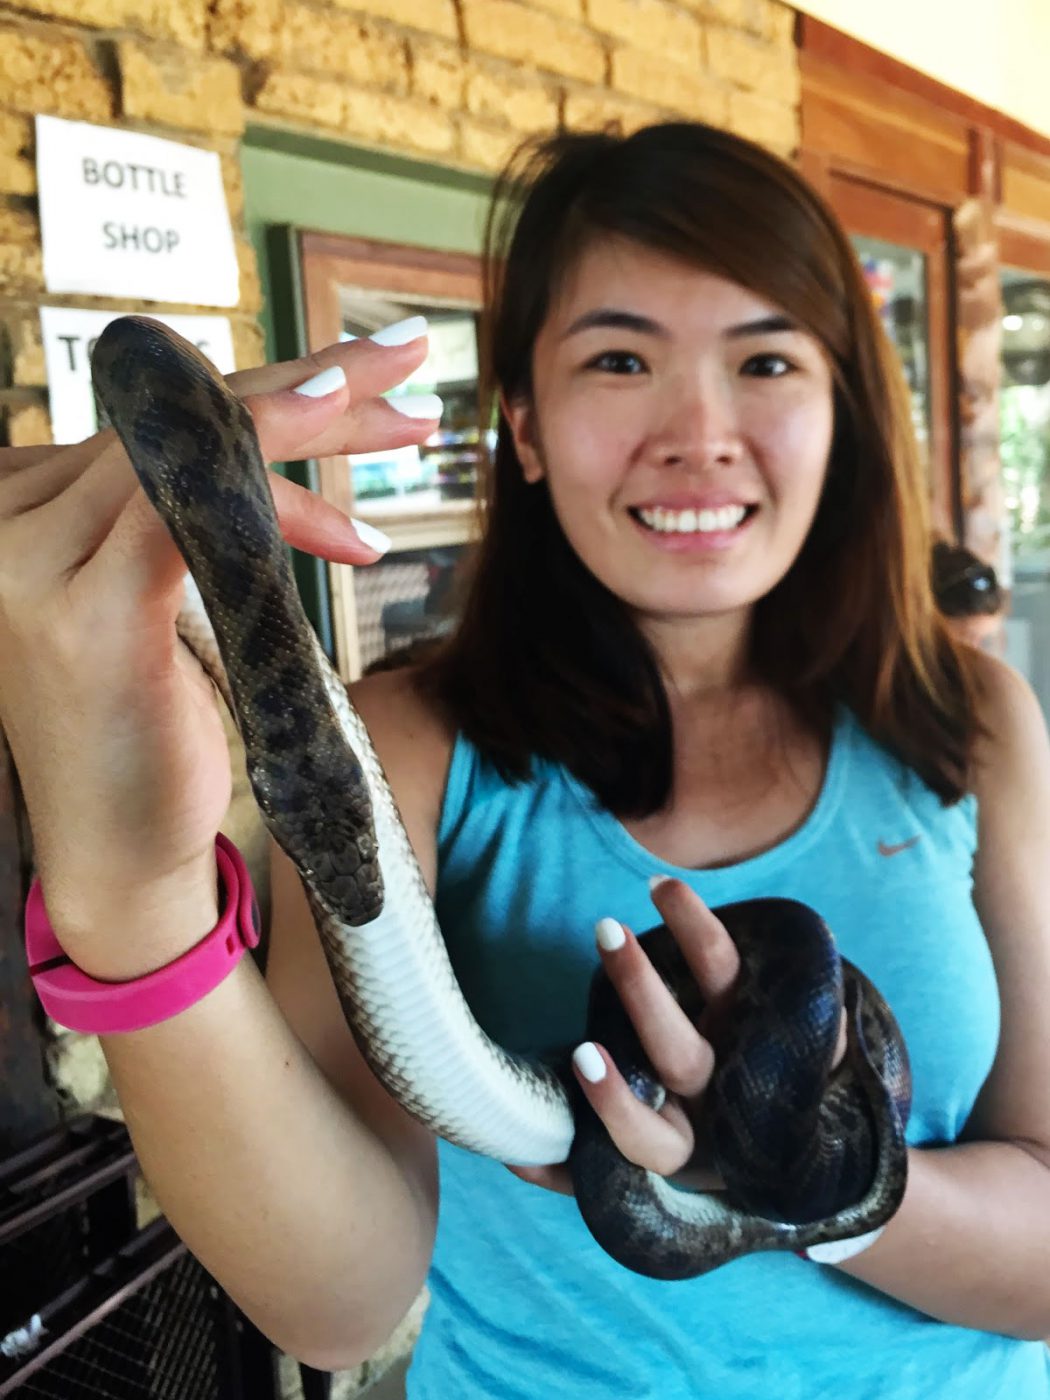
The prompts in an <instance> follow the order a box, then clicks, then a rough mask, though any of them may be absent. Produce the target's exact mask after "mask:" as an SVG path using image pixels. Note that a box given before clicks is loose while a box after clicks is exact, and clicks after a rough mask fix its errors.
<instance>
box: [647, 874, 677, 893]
mask: <svg viewBox="0 0 1050 1400" xmlns="http://www.w3.org/2000/svg"><path fill="white" fill-rule="evenodd" d="M673 879H674V876H673V875H650V876H649V889H650V890H651V891H652V893H653V894H655V893H656V891H657V890H658V889H659V888H660V886H661V885H669V884H670V883H671V881H672V880H673Z"/></svg>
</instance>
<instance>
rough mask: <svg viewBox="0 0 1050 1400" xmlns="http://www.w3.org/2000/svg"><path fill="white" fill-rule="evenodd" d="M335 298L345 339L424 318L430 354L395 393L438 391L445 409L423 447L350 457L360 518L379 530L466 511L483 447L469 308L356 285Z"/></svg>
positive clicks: (474, 334)
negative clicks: (402, 521)
mask: <svg viewBox="0 0 1050 1400" xmlns="http://www.w3.org/2000/svg"><path fill="white" fill-rule="evenodd" d="M339 299H340V313H341V320H342V338H343V339H346V340H349V339H352V338H354V337H357V336H367V335H371V334H372V333H373V332H374V331H376V330H379V329H380V328H381V327H382V326H388V325H391V324H393V323H394V322H395V321H400V320H403V319H405V318H406V317H408V316H420V315H422V316H426V317H427V320H428V321H429V323H430V334H429V342H430V351H429V354H428V355H427V358H426V360H425V361H424V362H423V364H422V365H421V366H420V367H419V369H418V370H416V372H415V373H414V374H413V375H412V376H411V377H410V378H409V379H408V380H407V381H406V382H405V383H404V384H400V385H398V387H397V390H396V392H397V393H398V394H412V393H418V394H438V395H439V396H440V398H441V399H442V400H443V401H444V405H445V411H444V414H443V416H442V420H441V424H440V426H439V428H438V429H437V431H436V432H434V433H433V434H432V435H431V436H430V437H429V438H427V440H426V442H424V443H423V444H422V445H421V446H420V447H401V448H396V449H391V450H389V451H386V452H369V453H363V454H361V455H358V456H354V457H351V458H350V459H349V461H350V467H351V471H352V473H353V485H354V500H355V502H356V504H357V508H358V512H359V514H361V515H362V516H363V517H364V518H365V519H367V520H374V521H376V522H377V523H378V524H380V525H382V524H383V522H384V521H386V522H388V523H389V522H391V521H396V520H398V519H400V518H403V517H405V516H409V515H414V514H419V513H423V512H426V513H430V512H433V511H444V512H448V511H451V512H453V513H454V512H459V513H463V512H464V511H465V510H466V509H467V507H468V506H469V503H470V502H471V501H472V500H473V498H474V490H475V483H476V480H477V468H478V458H479V451H480V448H481V430H480V425H479V402H478V332H477V315H476V312H475V310H474V308H473V307H469V306H462V305H454V304H453V305H450V304H448V303H446V302H435V301H424V300H417V299H409V298H405V297H402V296H395V295H392V294H386V293H383V292H376V291H373V290H371V289H365V288H356V287H341V288H340V289H339Z"/></svg>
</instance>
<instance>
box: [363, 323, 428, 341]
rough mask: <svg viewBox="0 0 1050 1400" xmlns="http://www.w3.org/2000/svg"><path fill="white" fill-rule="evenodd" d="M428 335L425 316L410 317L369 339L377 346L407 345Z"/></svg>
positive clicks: (386, 327)
mask: <svg viewBox="0 0 1050 1400" xmlns="http://www.w3.org/2000/svg"><path fill="white" fill-rule="evenodd" d="M426 333H427V318H426V317H425V316H408V317H406V318H405V320H404V321H395V322H394V324H393V325H392V326H384V327H383V329H382V330H379V331H376V332H375V334H374V335H370V336H369V337H368V338H369V340H371V341H373V342H374V343H375V344H376V345H407V344H408V342H409V341H410V340H418V339H419V337H420V336H421V335H426Z"/></svg>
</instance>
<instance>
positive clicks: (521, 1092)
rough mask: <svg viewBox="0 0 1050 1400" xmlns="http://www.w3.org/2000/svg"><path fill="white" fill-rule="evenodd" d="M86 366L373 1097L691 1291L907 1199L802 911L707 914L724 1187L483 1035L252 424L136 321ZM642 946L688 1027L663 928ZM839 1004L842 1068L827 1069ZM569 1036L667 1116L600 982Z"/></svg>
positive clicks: (686, 991) (860, 1016) (830, 968)
mask: <svg viewBox="0 0 1050 1400" xmlns="http://www.w3.org/2000/svg"><path fill="white" fill-rule="evenodd" d="M92 375H93V381H94V387H95V392H96V394H97V396H98V398H99V401H100V402H101V404H102V405H103V407H104V409H105V412H106V413H107V415H108V416H109V418H110V421H111V422H112V423H113V425H114V427H115V429H116V431H117V433H118V434H119V436H120V438H121V440H122V442H123V444H124V446H125V448H126V450H127V453H128V455H129V457H130V458H131V461H132V464H133V466H134V468H135V471H136V473H137V475H138V477H139V480H140V481H141V483H142V485H143V487H144V489H145V491H146V493H147V495H148V496H149V498H150V500H151V501H152V502H153V504H154V506H155V507H156V509H157V510H158V512H159V513H160V515H161V517H162V518H163V520H164V521H165V523H166V525H167V528H168V529H169V531H170V532H171V535H172V538H173V539H174V541H175V543H176V545H177V546H178V548H179V550H180V551H181V553H182V555H183V557H184V558H185V561H186V564H187V567H188V568H189V571H190V573H191V574H192V576H193V579H194V580H195V582H196V584H197V588H198V589H199V591H200V595H201V597H202V599H203V601H204V606H205V609H206V611H207V614H208V618H209V620H210V623H211V626H212V628H213V629H214V634H215V638H216V640H217V644H218V650H219V653H220V655H221V667H220V668H218V669H217V668H216V663H215V660H214V659H213V658H209V657H208V656H207V655H205V654H203V653H204V648H200V651H201V658H200V659H201V661H202V664H204V665H205V668H206V669H208V670H209V672H210V673H211V674H213V675H214V676H215V677H216V679H217V680H218V681H220V683H222V681H221V668H224V669H225V683H228V695H229V699H230V703H231V705H232V708H233V713H234V716H235V719H236V722H237V726H238V728H239V730H240V733H241V736H242V738H243V741H244V747H245V751H246V755H247V764H248V773H249V777H250V780H251V784H252V788H253V791H254V794H255V798H256V801H257V802H258V804H259V807H260V809H261V811H262V814H263V817H264V820H265V822H266V824H267V825H268V826H269V828H270V830H271V832H272V833H273V835H274V837H275V838H276V840H277V841H278V842H279V844H280V845H281V846H282V847H283V848H284V850H285V851H287V853H288V854H289V856H290V857H291V859H292V861H293V862H294V863H295V865H296V867H297V868H298V870H299V873H300V875H301V877H302V880H303V884H304V886H305V888H306V892H307V896H308V899H309V902H310V905H311V909H312V911H313V914H314V918H315V921H316V924H317V929H318V933H319V935H320V938H321V941H322V944H323V946H324V951H325V954H326V957H327V960H328V964H329V967H330V969H331V974H332V978H333V981H334V983H335V986H336V989H337V991H338V995H339V999H340V1002H341V1004H342V1007H343V1010H344V1013H345V1015H346V1018H347V1021H348V1022H349V1024H350V1027H351V1029H352V1031H353V1034H354V1036H355V1038H356V1040H357V1043H358V1044H359V1046H360V1047H361V1050H362V1052H363V1054H364V1056H365V1058H366V1060H367V1062H368V1064H369V1065H370V1067H371V1068H372V1070H373V1072H374V1073H375V1074H376V1075H377V1077H378V1078H379V1080H380V1081H381V1082H382V1084H383V1085H384V1086H385V1087H386V1089H387V1090H388V1091H389V1092H390V1093H391V1094H392V1095H393V1096H394V1097H395V1098H396V1099H398V1100H399V1101H400V1102H401V1103H402V1104H403V1105H404V1107H405V1108H406V1109H407V1110H408V1111H409V1112H410V1113H412V1114H413V1115H414V1116H415V1117H416V1118H418V1119H419V1120H420V1121H421V1122H422V1123H424V1124H426V1125H427V1126H428V1127H429V1128H431V1129H432V1130H433V1131H434V1132H435V1133H436V1134H438V1135H439V1136H441V1137H444V1138H446V1139H448V1140H449V1141H451V1142H454V1143H457V1144H459V1145H461V1146H463V1147H466V1148H470V1149H472V1150H474V1151H476V1152H480V1153H484V1154H486V1155H488V1156H490V1157H494V1158H496V1159H498V1160H500V1161H504V1162H510V1163H517V1164H523V1165H524V1164H549V1163H556V1162H562V1161H565V1160H566V1158H568V1160H569V1164H570V1168H571V1172H572V1177H573V1183H574V1187H575V1191H576V1197H577V1200H578V1203H579V1206H580V1209H581V1212H582V1214H583V1217H584V1219H585V1220H586V1222H587V1225H588V1227H589V1228H590V1230H591V1232H592V1233H593V1234H594V1236H595V1238H596V1239H597V1240H598V1242H599V1243H600V1244H601V1245H602V1247H603V1248H605V1249H606V1250H607V1251H608V1252H609V1253H610V1254H612V1255H613V1256H614V1257H615V1258H617V1259H618V1260H620V1261H621V1262H622V1263H623V1264H625V1265H626V1266H627V1267H629V1268H632V1269H635V1270H637V1271H638V1272H641V1273H645V1274H649V1275H651V1276H653V1277H657V1278H687V1277H692V1276H695V1275H697V1274H701V1273H704V1272H706V1271H708V1270H710V1269H713V1268H717V1267H718V1266H719V1265H721V1264H724V1263H726V1262H728V1261H729V1260H731V1259H734V1258H736V1257H738V1256H739V1255H742V1254H746V1253H750V1252H754V1251H757V1250H782V1249H791V1250H799V1249H801V1248H803V1247H806V1246H809V1245H811V1244H816V1243H820V1242H825V1241H832V1240H837V1239H842V1238H847V1237H851V1236H854V1235H859V1234H862V1233H865V1232H867V1231H869V1230H872V1229H874V1228H876V1227H877V1226H878V1225H880V1224H882V1223H883V1222H884V1221H885V1220H886V1219H888V1218H889V1217H890V1216H891V1215H892V1213H893V1212H894V1211H895V1210H896V1208H897V1206H898V1204H899V1203H900V1200H901V1197H902V1194H903V1190H904V1183H905V1164H906V1157H905V1148H904V1124H905V1121H906V1118H907V1113H908V1105H909V1094H910V1082H909V1075H908V1067H907V1059H906V1055H905V1051H904V1047H903V1044H902V1041H901V1038H900V1034H899V1031H898V1030H897V1027H896V1025H895V1023H894V1021H893V1018H892V1016H891V1014H890V1012H889V1010H888V1009H887V1007H886V1006H885V1004H884V1002H883V1001H882V999H881V997H880V996H879V995H878V993H877V992H876V990H875V989H874V987H872V985H871V984H870V983H869V982H868V981H867V979H866V978H865V977H864V976H863V975H862V974H861V973H860V972H859V971H858V970H857V969H856V968H854V967H852V966H851V965H850V964H849V963H846V962H844V961H841V960H840V959H839V957H838V954H837V953H836V951H835V948H834V944H833V941H832V939H831V936H830V934H829V933H828V931H827V929H826V928H825V926H824V924H823V923H822V921H821V920H820V919H819V918H818V917H817V915H816V914H814V913H813V911H812V910H809V909H807V908H806V907H805V906H803V905H800V904H795V903H792V902H790V901H785V900H754V901H750V902H746V903H743V904H737V905H732V906H728V907H726V908H723V909H721V910H719V911H718V912H719V915H720V917H721V918H722V920H723V921H724V923H725V924H726V926H727V928H728V929H729V931H730V934H731V935H732V937H733V938H734V941H735V942H736V944H737V946H738V948H739V950H740V954H741V960H742V971H741V975H740V979H739V983H738V986H737V988H736V991H735V995H734V1000H733V1008H734V1009H733V1016H732V1024H731V1025H728V1026H727V1027H726V1028H725V1031H724V1034H722V1035H721V1036H720V1038H719V1039H718V1040H717V1041H716V1045H715V1050H716V1058H717V1063H718V1068H717V1071H716V1075H715V1079H714V1081H713V1083H712V1086H711V1088H710V1090H709V1093H708V1095H707V1116H708V1119H709V1123H710V1135H711V1144H712V1152H713V1160H714V1164H715V1165H716V1166H717V1168H718V1170H719V1171H720V1172H721V1174H722V1176H723V1178H724V1180H725V1183H726V1190H725V1192H724V1193H723V1192H719V1193H707V1194H704V1193H699V1192H688V1191H684V1190H679V1189H677V1188H675V1187H674V1186H672V1185H671V1184H670V1183H668V1182H665V1181H664V1180H663V1179H661V1178H659V1177H656V1176H654V1175H653V1174H651V1173H648V1172H646V1171H644V1170H642V1169H640V1168H637V1167H635V1166H633V1165H632V1164H630V1163H629V1162H627V1161H626V1160H625V1159H624V1158H622V1157H621V1156H620V1155H619V1153H618V1152H617V1151H616V1149H615V1148H614V1146H613V1145H612V1143H611V1141H610V1140H609V1138H608V1136H607V1135H606V1133H605V1131H604V1129H603V1128H602V1125H601V1123H600V1121H599V1120H598V1119H597V1117H596V1115H595V1114H594V1113H593V1111H592V1110H591V1109H590V1107H589V1106H588V1105H587V1103H586V1100H584V1099H583V1096H582V1094H580V1093H579V1092H578V1090H576V1089H575V1088H574V1085H573V1081H572V1077H571V1075H569V1074H567V1073H566V1072H565V1069H564V1067H562V1068H561V1069H555V1068H551V1067H547V1066H544V1065H540V1064H534V1063H531V1062H528V1061H526V1060H523V1059H521V1058H518V1057H515V1056H512V1055H510V1054H508V1053H506V1052H505V1051H504V1050H502V1049H501V1048H500V1047H499V1046H498V1045H495V1044H493V1042H492V1041H491V1040H489V1039H488V1037H487V1036H486V1035H485V1034H484V1033H483V1032H482V1030H481V1029H480V1028H479V1026H478V1025H477V1024H476V1022H475V1020H474V1018H473V1016H472V1015H471V1012H470V1009H469V1008H468V1006H467V1004H466V1002H465V1000H464V998H463V996H462V994H461V992H460V990H459V987H458V985H457V982H456V978H455V975H454V973H453V971H452V968H451V965H450V962H449V958H448V955H447V952H446V949H445V944H444V940H443V938H442V935H441V930H440V928H439V927H438V924H437V920H436V917H435V914H434V910H433V906H432V904H431V902H430V899H429V897H428V895H427V891H426V889H425V887H424V884H423V880H422V876H421V874H420V872H419V868H418V866H417V864H416V861H415V858H414V856H413V853H412V849H411V847H410V845H409V841H408V838H407V836H406V834H405V831H404V828H403V827H402V825H401V821H400V818H399V816H398V812H397V808H396V805H395V803H394V799H393V797H392V795H391V793H390V789H389V787H388V785H387V783H386V780H385V778H384V776H383V772H382V769H381V767H380V764H379V761H378V759H377V757H376V755H375V752H374V750H373V748H372V745H371V743H370V741H369V738H368V734H367V732H366V730H365V728H364V725H363V724H362V722H361V720H360V719H359V718H358V716H357V715H356V713H355V712H354V710H353V708H352V706H351V704H350V702H349V700H348V698H347V694H346V690H345V688H344V686H343V684H342V682H341V681H340V680H339V678H338V676H337V675H336V673H335V672H334V671H333V669H332V667H331V666H330V665H329V663H328V661H327V658H326V657H325V655H324V652H323V651H322V649H321V646H320V644H319V642H318V640H317V638H316V636H315V635H314V633H313V630H312V629H311V627H310V625H309V623H308V621H307V618H306V616H305V614H304V612H303V609H302V606H301V604H300V602H299V597H298V593H297V591H296V587H295V583H294V581H293V576H292V572H291V568H290V564H289V561H288V557H287V551H286V549H285V546H284V542H283V540H282V538H281V533H280V530H279V528H278V524H277V519H276V515H275V512H274V508H273V502H272V498H271V495H270V490H269V486H268V483H267V472H266V468H265V465H264V463H263V460H262V456H261V453H260V450H259V446H258V441H257V439H256V436H255V429H254V426H253V423H252V420H251V417H250V415H249V414H248V412H247V410H246V409H245V408H244V407H243V405H242V404H241V403H240V401H239V400H238V399H237V398H236V397H235V396H234V395H233V394H232V393H231V392H230V390H229V389H228V388H227V387H226V385H225V383H224V382H223V380H222V379H221V378H220V377H219V375H218V374H217V373H216V372H215V371H214V370H213V368H212V367H211V365H210V364H209V363H208V362H207V361H206V360H205V359H204V358H203V357H202V356H201V355H200V354H199V353H198V352H197V351H196V350H195V349H194V348H193V347H192V346H190V345H188V344H187V343H186V342H185V341H182V340H181V339H180V338H179V337H178V336H176V335H175V334H174V333H173V332H171V331H170V330H168V329H167V328H166V327H164V326H161V325H159V324H158V323H156V322H153V321H149V320H147V319H145V318H140V317H124V318H121V319H119V320H117V321H114V322H111V323H110V325H109V326H108V327H107V328H106V330H105V331H104V332H103V334H102V336H101V337H100V338H99V340H98V343H97V346H96V348H95V351H94V357H93V363H92ZM508 932H509V934H510V935H511V936H512V935H513V930H509V931H508ZM643 946H645V948H646V950H647V952H648V953H649V956H650V957H651V958H652V960H653V961H654V963H655V964H656V966H657V967H658V968H659V969H660V971H661V974H662V975H663V976H664V978H665V980H666V981H667V982H668V984H669V985H670V986H671V987H672V990H674V991H675V993H676V995H677V996H678V997H679V999H680V1001H681V1003H682V1005H683V1006H684V1007H685V1009H686V1010H687V1011H689V1012H690V1014H693V1015H696V1014H699V1010H700V1006H699V1004H698V993H697V991H696V987H695V983H694V982H693V980H692V978H691V977H690V976H689V975H688V974H687V972H686V969H685V966H684V964H683V962H682V960H681V958H680V956H679V955H678V954H677V950H676V946H675V944H674V942H673V940H672V939H671V937H670V935H669V934H668V933H667V931H666V929H663V928H659V929H655V930H653V931H651V932H650V933H648V934H646V935H644V936H643ZM843 999H844V1004H845V1008H846V1013H847V1018H848V1025H847V1040H848V1043H847V1052H846V1056H845V1059H844V1060H843V1063H842V1065H841V1066H840V1067H839V1068H838V1070H836V1071H835V1072H834V1073H831V1071H830V1066H831V1063H832V1059H833V1054H834V1048H835V1044H836V1040H837V1035H838V1028H839V1019H840V1014H841V1007H842V1005H843ZM581 1030H582V1028H581ZM586 1033H587V1034H588V1035H589V1036H590V1037H591V1038H593V1039H595V1040H599V1041H601V1042H602V1043H603V1044H604V1045H605V1046H606V1047H607V1048H608V1049H609V1050H610V1052H611V1053H612V1054H613V1056H614V1058H615V1059H616V1061H617V1064H618V1065H619V1067H620V1068H621V1070H623V1072H624V1073H625V1074H626V1075H627V1077H628V1079H629V1082H630V1083H631V1085H632V1087H633V1088H634V1090H635V1092H636V1093H637V1094H638V1095H639V1096H640V1097H642V1098H643V1099H645V1100H646V1101H648V1102H650V1103H652V1104H656V1105H658V1104H659V1103H660V1102H661V1101H662V1095H663V1091H662V1090H661V1088H660V1086H659V1085H658V1084H657V1083H656V1081H655V1079H654V1076H653V1073H652V1071H651V1068H650V1066H649V1065H648V1064H647V1062H646V1060H645V1056H644V1054H643V1053H642V1051H641V1048H640V1046H639V1043H638V1040H637V1038H636V1037H635V1035H634V1033H633V1031H632V1029H631V1027H630V1024H629V1022H628V1021H627V1019H626V1017H625V1016H624V1014H623V1012H622V1010H621V1009H620V1007H619V1003H618V1001H617V998H616V996H615V995H614V994H613V992H612V990H611V987H610V985H609V984H608V982H607V981H605V980H603V976H602V974H600V973H599V974H597V975H596V979H595V982H594V984H593V988H592V996H591V1007H590V1012H589V1018H588V1027H587V1032H586Z"/></svg>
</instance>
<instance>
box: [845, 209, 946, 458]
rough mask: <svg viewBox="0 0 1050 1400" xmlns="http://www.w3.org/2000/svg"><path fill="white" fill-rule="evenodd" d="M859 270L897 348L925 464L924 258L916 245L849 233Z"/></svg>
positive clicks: (927, 433)
mask: <svg viewBox="0 0 1050 1400" xmlns="http://www.w3.org/2000/svg"><path fill="white" fill-rule="evenodd" d="M853 246H854V248H856V250H857V256H858V257H859V258H860V262H861V266H862V267H863V269H864V276H865V277H866V278H867V282H868V286H869V288H870V289H871V295H872V298H873V299H874V302H875V307H876V309H877V311H878V313H879V316H880V317H881V319H882V324H883V325H884V326H885V328H886V333H887V335H888V336H889V338H890V340H891V341H892V342H893V344H894V345H895V346H896V348H897V353H898V354H899V355H900V358H901V364H902V365H903V367H904V377H905V379H906V381H907V384H908V388H909V389H910V390H911V401H912V422H913V425H914V428H915V436H916V438H917V439H918V442H919V450H920V452H921V454H922V456H923V460H924V461H926V463H927V465H929V455H930V344H929V312H928V297H927V289H926V281H927V279H926V258H925V255H924V254H923V253H921V252H919V251H918V250H917V249H915V248H906V247H903V246H901V245H900V244H897V243H886V242H884V241H883V240H882V239H879V238H868V237H865V236H863V235H860V234H855V235H853Z"/></svg>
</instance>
